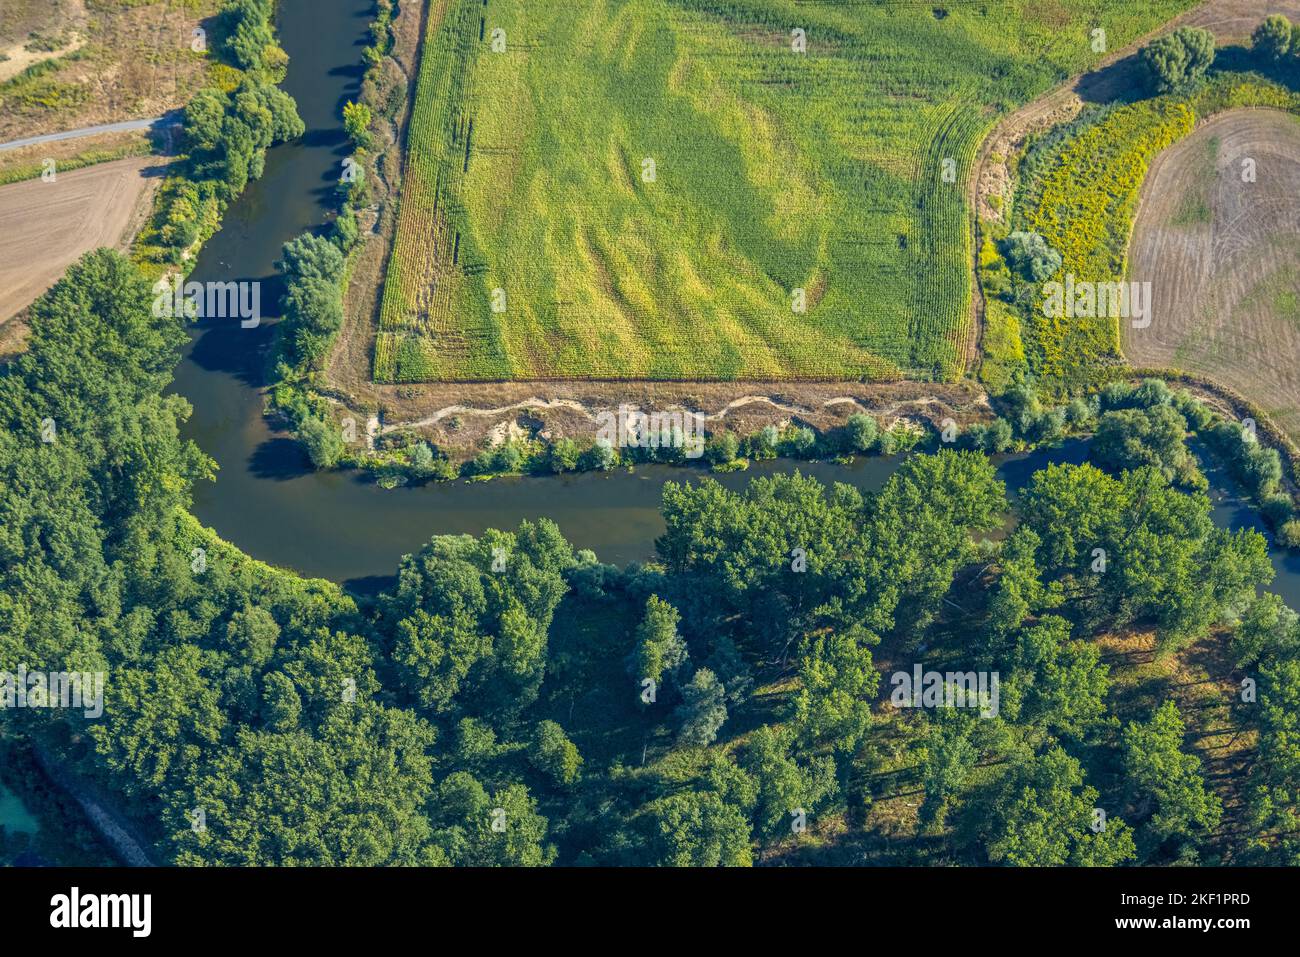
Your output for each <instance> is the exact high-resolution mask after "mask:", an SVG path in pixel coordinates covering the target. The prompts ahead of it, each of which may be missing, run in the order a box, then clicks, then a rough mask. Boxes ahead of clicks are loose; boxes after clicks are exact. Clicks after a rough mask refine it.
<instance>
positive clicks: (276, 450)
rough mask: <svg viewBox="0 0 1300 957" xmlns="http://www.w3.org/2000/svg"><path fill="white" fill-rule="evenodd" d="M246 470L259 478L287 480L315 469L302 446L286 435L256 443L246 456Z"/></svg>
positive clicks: (302, 475) (277, 480) (308, 473)
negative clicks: (250, 452)
mask: <svg viewBox="0 0 1300 957" xmlns="http://www.w3.org/2000/svg"><path fill="white" fill-rule="evenodd" d="M248 470H249V471H250V472H252V473H253V475H255V476H257V477H258V478H261V479H271V480H273V481H276V482H287V481H289V480H290V479H296V478H302V477H304V476H306V475H310V474H311V473H312V472H314V471H315V470H314V469H313V468H312V465H311V462H310V461H309V460H308V458H307V453H306V452H304V451H303V449H302V446H301V445H299V444H298V443H297V442H295V441H294V440H293V439H291V438H289V437H288V436H283V435H279V436H275V437H273V438H270V439H267V440H266V441H265V442H262V443H260V444H258V446H257V448H255V449H253V451H252V454H251V455H249V456H248Z"/></svg>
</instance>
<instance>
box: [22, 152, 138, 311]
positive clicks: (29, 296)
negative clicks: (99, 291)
mask: <svg viewBox="0 0 1300 957" xmlns="http://www.w3.org/2000/svg"><path fill="white" fill-rule="evenodd" d="M158 164H159V161H158V160H157V159H154V158H152V157H134V158H131V159H125V160H118V161H117V162H112V163H102V164H100V165H98V166H93V167H91V168H89V169H83V170H77V171H74V172H71V173H60V174H58V177H57V178H56V180H55V181H54V182H53V183H47V182H45V181H43V180H40V179H35V180H29V181H27V182H24V183H14V184H12V185H10V186H0V322H4V321H5V320H7V319H10V318H12V317H13V316H14V315H16V314H18V313H19V312H21V311H22V310H23V309H26V308H27V307H28V306H29V305H31V304H32V302H33V301H35V299H36V298H37V297H38V296H40V295H41V293H43V292H45V290H47V289H49V288H50V287H51V286H52V285H54V283H55V282H56V281H57V280H58V279H59V277H60V276H62V275H63V273H64V271H65V270H66V269H67V268H68V266H70V265H71V264H72V263H73V262H75V261H76V260H77V259H78V258H80V257H81V256H82V255H83V254H84V253H87V252H89V251H90V250H92V249H97V248H99V247H100V246H119V245H121V244H122V242H123V239H124V237H125V236H126V234H127V233H129V232H133V229H132V227H133V225H134V224H136V223H137V222H138V220H139V218H140V216H141V214H142V210H143V208H144V206H145V205H146V203H147V201H148V199H149V197H150V196H151V195H152V192H153V189H154V188H155V186H156V184H157V183H159V182H161V176H162V170H161V169H160V168H159V165H158ZM127 238H129V237H127Z"/></svg>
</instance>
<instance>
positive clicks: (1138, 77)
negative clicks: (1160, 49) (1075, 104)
mask: <svg viewBox="0 0 1300 957" xmlns="http://www.w3.org/2000/svg"><path fill="white" fill-rule="evenodd" d="M1074 90H1075V92H1076V93H1078V94H1079V98H1080V99H1081V100H1083V102H1084V103H1093V104H1102V103H1136V102H1137V101H1138V100H1141V99H1145V98H1146V97H1147V96H1148V95H1149V89H1148V87H1147V80H1146V70H1145V69H1143V67H1142V63H1141V61H1139V60H1138V57H1137V54H1136V53H1131V54H1129V55H1128V56H1126V57H1124V58H1123V59H1120V60H1116V61H1115V62H1114V63H1112V64H1110V65H1109V66H1104V67H1102V68H1101V69H1099V70H1093V71H1092V72H1091V73H1085V74H1084V75H1083V76H1081V77H1079V81H1078V82H1077V83H1076V84H1075V85H1074Z"/></svg>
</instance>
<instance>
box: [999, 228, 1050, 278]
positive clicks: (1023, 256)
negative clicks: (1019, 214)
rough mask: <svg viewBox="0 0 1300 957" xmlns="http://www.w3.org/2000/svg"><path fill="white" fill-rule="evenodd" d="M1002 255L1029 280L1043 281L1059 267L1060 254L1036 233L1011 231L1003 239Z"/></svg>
mask: <svg viewBox="0 0 1300 957" xmlns="http://www.w3.org/2000/svg"><path fill="white" fill-rule="evenodd" d="M1002 255H1003V256H1005V257H1006V260H1007V262H1008V263H1009V264H1010V265H1011V267H1012V268H1013V269H1015V270H1017V271H1018V272H1019V273H1020V274H1021V275H1022V276H1023V277H1024V278H1025V279H1028V280H1029V281H1030V282H1045V281H1047V280H1048V279H1050V278H1051V277H1052V276H1054V275H1056V273H1057V271H1058V270H1059V269H1060V268H1061V254H1060V253H1058V252H1057V251H1056V250H1055V249H1053V248H1052V247H1051V246H1050V245H1048V243H1047V240H1046V239H1044V238H1043V237H1042V236H1040V235H1039V234H1038V233H1029V232H1014V233H1011V235H1009V236H1007V238H1006V239H1005V240H1004V241H1003V244H1002Z"/></svg>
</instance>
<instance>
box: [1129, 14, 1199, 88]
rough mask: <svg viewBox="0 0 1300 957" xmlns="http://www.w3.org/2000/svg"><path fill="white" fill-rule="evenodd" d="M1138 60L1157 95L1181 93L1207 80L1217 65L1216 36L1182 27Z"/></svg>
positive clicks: (1146, 49)
mask: <svg viewBox="0 0 1300 957" xmlns="http://www.w3.org/2000/svg"><path fill="white" fill-rule="evenodd" d="M1138 58H1139V60H1140V61H1141V63H1142V66H1143V68H1144V69H1145V70H1146V71H1147V75H1148V78H1149V82H1150V84H1151V88H1152V89H1153V90H1155V92H1157V93H1168V92H1169V91H1170V90H1177V89H1181V88H1183V87H1185V86H1187V85H1189V84H1190V83H1193V82H1195V81H1196V80H1199V79H1200V78H1201V77H1202V76H1204V75H1205V71H1206V70H1208V69H1209V68H1210V64H1211V63H1212V62H1214V34H1212V33H1211V32H1210V31H1209V30H1201V29H1198V28H1196V27H1179V28H1178V29H1177V30H1174V31H1173V32H1172V33H1166V34H1165V35H1164V36H1161V37H1157V38H1156V39H1155V40H1153V41H1151V43H1149V44H1147V45H1146V46H1145V47H1143V48H1142V50H1141V52H1140V53H1139V54H1138Z"/></svg>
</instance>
